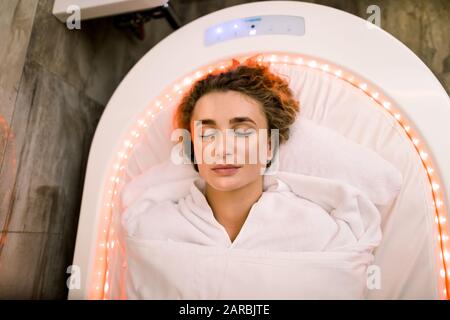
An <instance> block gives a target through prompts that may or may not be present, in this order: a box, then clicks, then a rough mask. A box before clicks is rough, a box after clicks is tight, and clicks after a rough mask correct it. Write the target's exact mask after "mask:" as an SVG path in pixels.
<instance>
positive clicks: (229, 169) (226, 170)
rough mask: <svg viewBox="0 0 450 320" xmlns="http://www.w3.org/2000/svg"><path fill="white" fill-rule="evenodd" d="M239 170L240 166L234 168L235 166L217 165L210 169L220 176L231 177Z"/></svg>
mask: <svg viewBox="0 0 450 320" xmlns="http://www.w3.org/2000/svg"><path fill="white" fill-rule="evenodd" d="M240 168H241V166H236V165H230V164H228V165H217V166H214V167H213V168H212V170H213V171H214V172H215V173H216V174H217V175H220V176H232V175H234V174H236V173H237V172H238V171H239V169H240Z"/></svg>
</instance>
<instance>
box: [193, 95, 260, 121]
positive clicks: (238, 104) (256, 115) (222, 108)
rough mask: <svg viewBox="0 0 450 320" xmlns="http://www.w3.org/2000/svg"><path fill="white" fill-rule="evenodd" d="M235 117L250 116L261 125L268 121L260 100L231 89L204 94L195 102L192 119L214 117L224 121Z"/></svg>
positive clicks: (216, 119)
mask: <svg viewBox="0 0 450 320" xmlns="http://www.w3.org/2000/svg"><path fill="white" fill-rule="evenodd" d="M235 117H249V118H251V119H252V120H254V121H255V122H256V123H257V124H258V125H261V126H264V125H265V123H266V116H265V114H264V111H263V107H262V106H261V104H260V103H259V102H258V101H256V100H254V99H252V98H251V97H249V96H247V95H245V94H243V93H240V92H237V91H231V90H230V91H226V92H211V93H208V94H206V95H204V96H202V97H201V98H200V99H199V100H198V101H197V103H196V104H195V108H194V112H193V114H192V117H191V120H192V121H194V120H198V119H213V120H215V121H216V122H217V123H224V122H228V121H229V120H230V119H232V118H235Z"/></svg>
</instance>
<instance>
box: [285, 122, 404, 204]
mask: <svg viewBox="0 0 450 320" xmlns="http://www.w3.org/2000/svg"><path fill="white" fill-rule="evenodd" d="M279 161H280V162H279V170H281V171H289V172H296V173H301V174H305V175H311V176H317V177H322V178H327V179H336V180H340V181H343V182H346V183H349V184H351V185H353V186H354V187H356V188H358V189H360V190H362V191H363V192H364V193H366V195H367V196H368V197H369V199H370V200H371V201H372V202H373V203H374V204H375V205H378V206H385V205H388V204H389V203H390V202H391V201H392V200H394V198H395V197H396V196H397V195H398V194H399V192H400V188H401V185H402V175H401V173H400V171H399V170H398V169H397V168H395V167H394V166H393V165H392V164H390V163H389V162H388V161H386V160H384V159H383V158H382V157H381V156H379V155H378V154H377V153H376V152H375V151H373V150H371V149H369V148H367V147H364V146H362V145H360V144H358V143H356V142H354V141H352V140H350V139H348V138H346V137H345V136H343V135H340V134H339V133H337V132H336V131H334V130H332V129H329V128H327V127H323V126H320V125H318V124H316V123H314V122H313V121H311V120H309V119H307V118H305V117H302V116H301V115H300V116H299V117H298V119H297V120H296V122H295V123H294V124H293V126H292V127H291V134H290V137H289V140H288V141H287V142H286V143H284V144H282V145H280V154H279Z"/></svg>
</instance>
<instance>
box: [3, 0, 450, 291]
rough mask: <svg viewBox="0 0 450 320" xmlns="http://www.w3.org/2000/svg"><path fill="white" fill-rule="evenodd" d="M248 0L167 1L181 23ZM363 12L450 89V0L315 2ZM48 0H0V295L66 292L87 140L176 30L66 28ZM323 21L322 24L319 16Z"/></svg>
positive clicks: (98, 24)
mask: <svg viewBox="0 0 450 320" xmlns="http://www.w3.org/2000/svg"><path fill="white" fill-rule="evenodd" d="M244 2H245V1H214V0H197V1H188V0H172V1H171V3H172V5H173V7H174V9H175V11H176V12H177V13H178V16H179V18H180V20H181V22H182V23H183V24H185V23H187V22H190V21H192V20H194V19H196V18H197V17H200V16H202V15H205V14H207V13H210V12H213V11H216V10H219V9H222V8H225V7H229V6H232V5H236V4H240V3H244ZM314 2H316V3H320V4H324V5H328V6H332V7H335V8H338V9H342V10H345V11H348V12H350V13H353V14H356V15H358V16H360V17H362V18H367V16H368V14H366V8H367V7H368V5H370V4H377V5H379V6H380V8H381V10H382V25H381V27H382V28H383V29H385V30H386V31H388V32H390V33H391V34H393V35H394V36H395V37H397V38H398V39H399V40H401V41H402V42H403V43H405V44H406V45H407V46H408V47H409V48H411V49H412V50H413V51H414V52H415V53H416V54H417V55H418V56H419V57H420V58H421V59H422V60H423V61H424V62H425V63H426V64H427V65H428V66H429V67H430V69H431V70H432V71H433V72H434V73H435V74H436V76H437V77H438V78H439V80H440V81H441V83H442V84H443V85H444V87H445V88H446V90H447V92H450V41H449V34H450V24H449V22H448V17H449V16H450V2H449V1H446V0H431V1H413V0H396V1H366V0H364V1H356V0H353V1H349V0H335V1H314ZM52 6H53V1H52V0H39V1H38V0H0V227H1V236H0V298H22V299H64V298H66V295H67V289H66V287H65V279H66V273H65V271H66V268H67V266H68V265H70V264H71V261H72V255H73V251H74V244H75V236H76V227H77V222H78V214H79V209H80V202H81V194H82V188H83V180H84V174H85V168H86V162H87V157H88V152H89V146H90V143H91V140H92V137H93V134H94V131H95V127H96V125H97V123H98V120H99V117H100V116H101V113H102V111H103V109H104V107H105V105H106V103H107V101H108V99H109V97H110V96H111V95H112V93H113V92H114V89H115V88H116V87H117V85H118V84H119V82H120V81H121V79H122V78H123V77H124V76H125V75H126V73H127V72H128V71H129V69H130V68H131V67H132V66H133V65H134V64H135V63H136V62H137V61H138V60H139V58H140V57H141V56H142V55H144V54H145V53H146V52H147V51H148V50H149V49H150V48H151V47H152V46H153V45H155V44H156V43H157V42H159V41H160V40H162V39H163V38H164V37H166V36H167V35H168V34H170V33H171V32H172V30H171V28H170V26H169V25H168V23H167V22H166V21H165V20H163V19H159V20H152V21H150V22H149V23H147V24H146V27H145V29H146V33H147V37H146V39H145V40H144V41H139V40H137V39H135V38H134V37H133V36H132V35H131V34H130V33H128V32H125V31H123V30H116V29H115V28H114V27H113V26H112V21H111V18H104V19H97V20H93V21H86V22H82V29H81V30H74V31H70V30H68V29H67V28H66V27H65V25H64V24H62V23H60V22H59V21H58V20H57V19H56V18H55V17H53V16H52V14H51V10H52ZM324 23H326V22H325V21H324Z"/></svg>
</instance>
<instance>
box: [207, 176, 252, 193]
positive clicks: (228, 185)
mask: <svg viewBox="0 0 450 320" xmlns="http://www.w3.org/2000/svg"><path fill="white" fill-rule="evenodd" d="M207 182H208V184H209V185H210V186H211V187H213V188H214V189H216V190H220V191H233V190H236V189H239V188H241V187H242V186H244V185H245V184H244V183H243V182H242V180H241V179H239V177H238V176H235V177H210V179H208V181H207Z"/></svg>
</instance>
